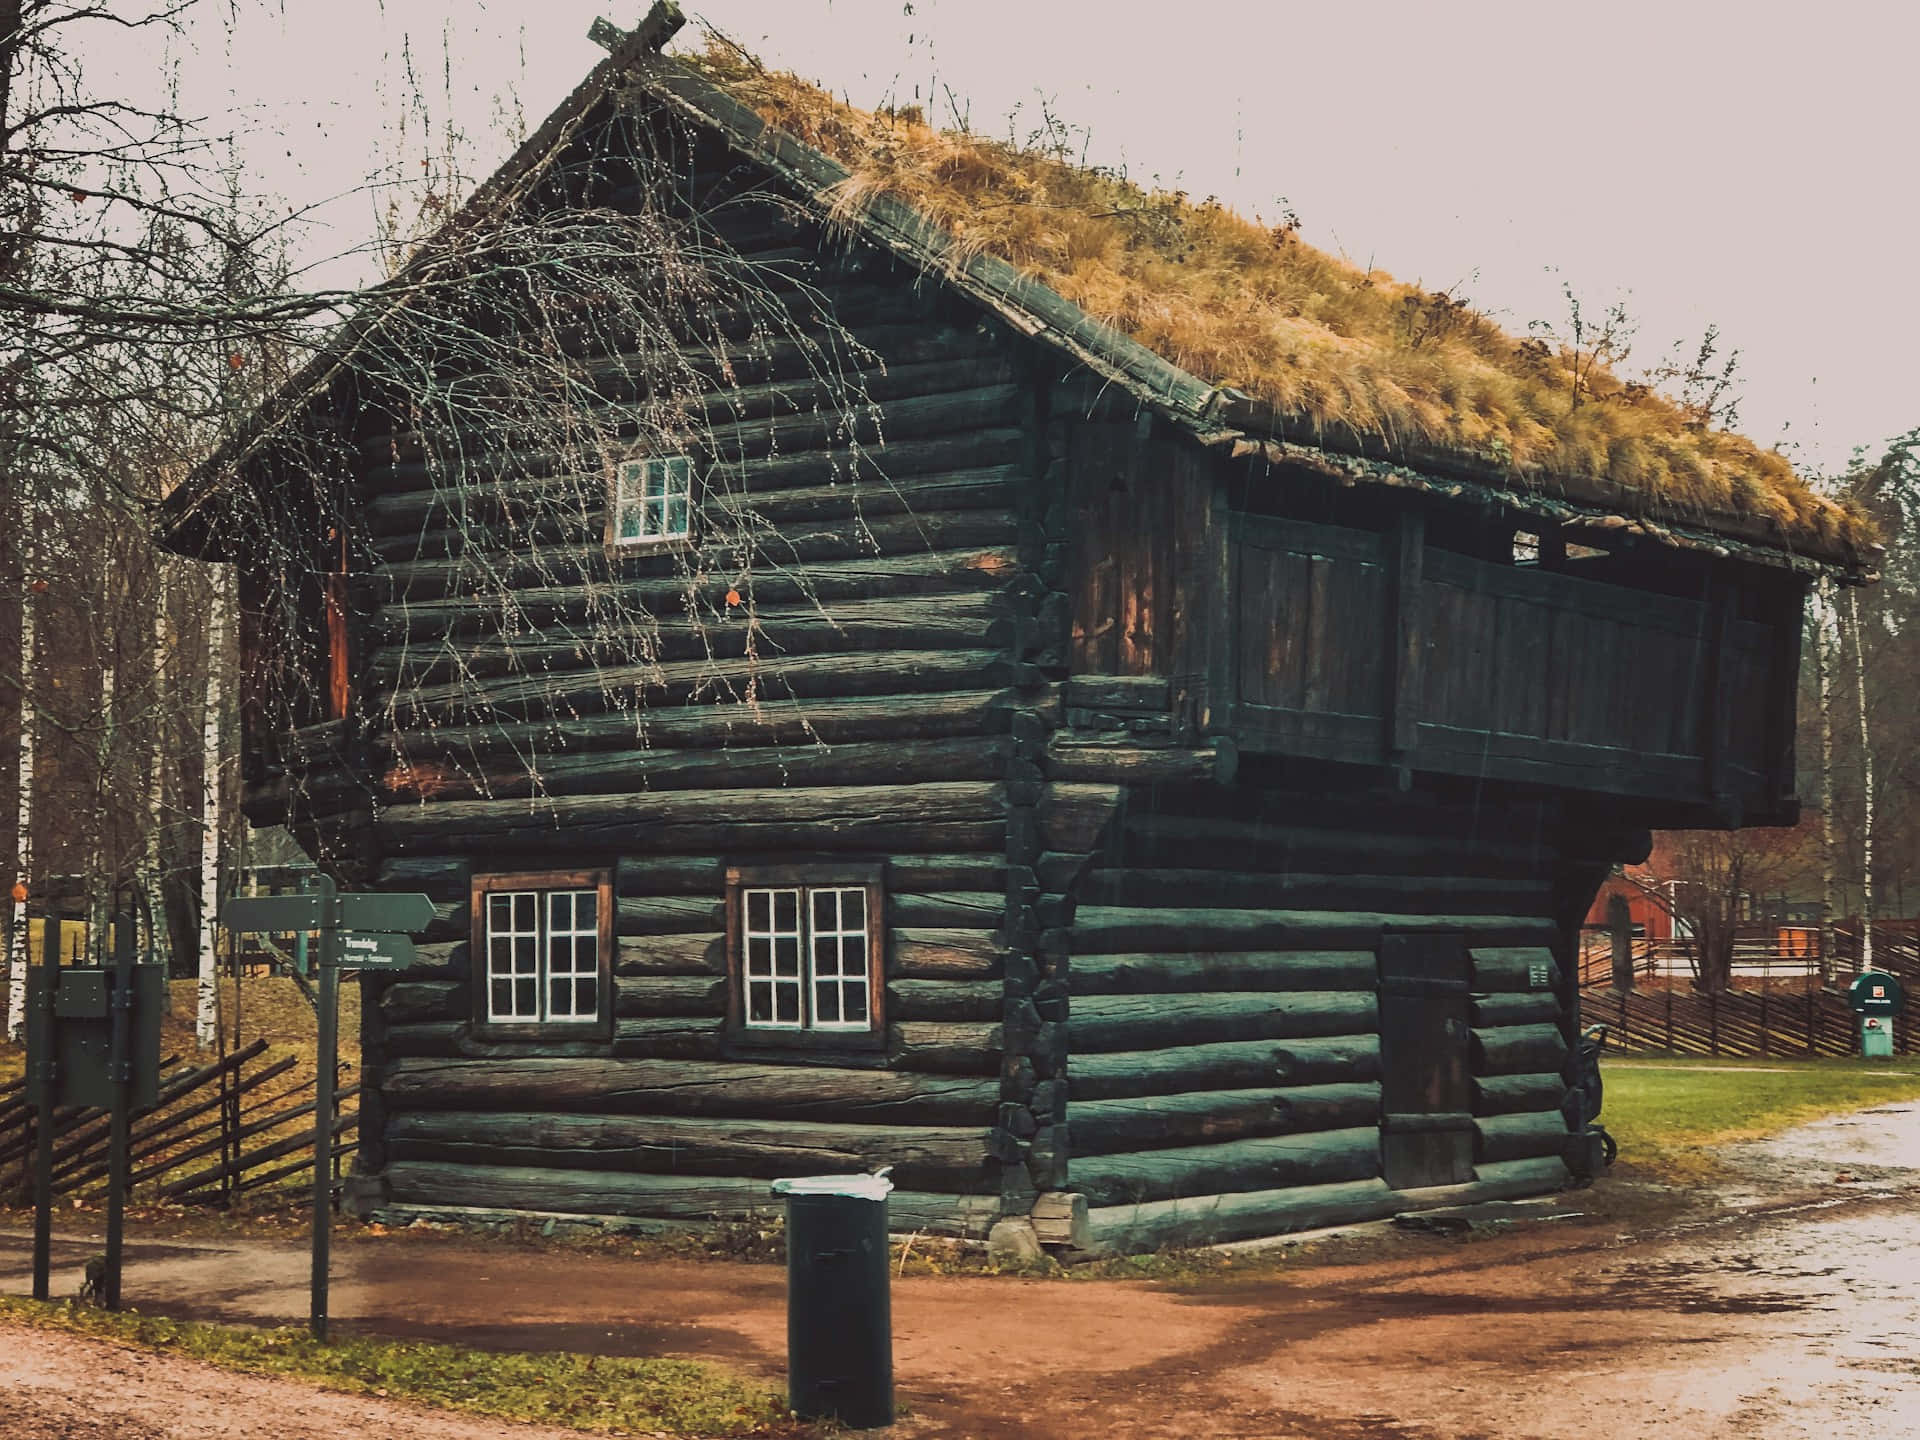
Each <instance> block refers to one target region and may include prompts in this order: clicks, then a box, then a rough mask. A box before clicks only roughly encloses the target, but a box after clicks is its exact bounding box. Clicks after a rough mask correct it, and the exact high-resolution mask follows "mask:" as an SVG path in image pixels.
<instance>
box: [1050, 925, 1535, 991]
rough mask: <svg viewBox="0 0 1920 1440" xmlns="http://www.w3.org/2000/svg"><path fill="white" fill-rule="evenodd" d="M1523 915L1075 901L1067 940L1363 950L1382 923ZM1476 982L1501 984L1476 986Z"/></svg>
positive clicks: (1167, 946) (1156, 946)
mask: <svg viewBox="0 0 1920 1440" xmlns="http://www.w3.org/2000/svg"><path fill="white" fill-rule="evenodd" d="M1550 928H1551V922H1550V921H1547V920H1543V919H1539V918H1537V917H1534V916H1526V915H1397V914H1387V913H1376V912H1367V911H1358V910H1239V909H1226V910H1198V909H1145V908H1139V907H1119V906H1094V905H1082V906H1081V907H1080V908H1079V910H1078V911H1077V912H1076V913H1075V916H1074V923H1073V927H1072V930H1071V931H1070V932H1069V936H1068V943H1069V945H1070V948H1071V949H1072V951H1073V953H1074V954H1076V955H1113V954H1119V953H1123V952H1128V951H1136V950H1313V949H1335V950H1370V949H1374V948H1377V947H1378V945H1379V943H1380V935H1381V933H1382V932H1383V931H1385V930H1388V929H1405V930H1421V929H1440V930H1462V931H1464V932H1466V934H1467V935H1468V936H1469V937H1472V938H1476V939H1477V938H1480V937H1488V938H1498V937H1502V936H1507V935H1522V936H1524V935H1528V934H1538V933H1541V932H1543V931H1546V930H1549V929H1550ZM1475 988H1476V989H1496V988H1504V987H1497V986H1483V985H1480V984H1478V982H1477V981H1476V985H1475Z"/></svg>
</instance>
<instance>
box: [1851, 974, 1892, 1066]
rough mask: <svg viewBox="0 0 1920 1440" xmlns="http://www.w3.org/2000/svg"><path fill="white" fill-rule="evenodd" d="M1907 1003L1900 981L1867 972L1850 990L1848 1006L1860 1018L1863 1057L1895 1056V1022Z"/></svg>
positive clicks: (1881, 1057)
mask: <svg viewBox="0 0 1920 1440" xmlns="http://www.w3.org/2000/svg"><path fill="white" fill-rule="evenodd" d="M1906 1003H1907V996H1906V991H1905V990H1904V989H1903V988H1902V987H1901V984H1900V977H1899V976H1897V975H1889V974H1888V973H1887V972H1886V971H1884V970H1864V971H1862V972H1861V973H1860V974H1859V975H1858V976H1857V977H1855V979H1854V982H1853V984H1851V985H1849V986H1848V987H1847V1004H1849V1005H1850V1006H1852V1007H1853V1010H1854V1013H1855V1014H1857V1015H1858V1016H1859V1017H1860V1053H1861V1054H1862V1055H1864V1056H1866V1057H1867V1058H1869V1059H1884V1058H1887V1057H1889V1056H1891V1055H1892V1054H1893V1020H1894V1017H1895V1016H1896V1015H1898V1014H1899V1013H1900V1011H1901V1010H1902V1008H1903V1007H1904V1006H1905V1005H1906Z"/></svg>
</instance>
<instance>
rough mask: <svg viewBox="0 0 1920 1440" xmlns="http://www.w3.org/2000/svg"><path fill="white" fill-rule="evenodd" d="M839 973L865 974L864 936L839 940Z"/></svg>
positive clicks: (865, 946)
mask: <svg viewBox="0 0 1920 1440" xmlns="http://www.w3.org/2000/svg"><path fill="white" fill-rule="evenodd" d="M840 973H841V974H842V975H865V974H866V973H867V937H866V936H864V935H847V936H843V937H842V938H841V941H840Z"/></svg>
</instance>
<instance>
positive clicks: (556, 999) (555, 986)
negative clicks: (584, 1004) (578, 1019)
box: [547, 978, 573, 1020]
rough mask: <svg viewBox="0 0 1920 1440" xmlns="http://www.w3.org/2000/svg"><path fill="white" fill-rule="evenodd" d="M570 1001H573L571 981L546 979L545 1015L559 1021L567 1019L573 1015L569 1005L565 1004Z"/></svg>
mask: <svg viewBox="0 0 1920 1440" xmlns="http://www.w3.org/2000/svg"><path fill="white" fill-rule="evenodd" d="M572 999H573V982H572V981H571V980H562V979H558V978H550V979H548V981H547V1014H549V1015H552V1016H554V1017H556V1018H557V1019H561V1020H564V1019H567V1018H568V1017H569V1016H570V1015H572V1013H573V1011H572V1008H571V1006H569V1004H568V1003H567V1002H568V1001H570V1000H572Z"/></svg>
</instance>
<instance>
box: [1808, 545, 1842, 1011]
mask: <svg viewBox="0 0 1920 1440" xmlns="http://www.w3.org/2000/svg"><path fill="white" fill-rule="evenodd" d="M1830 585H1831V582H1830V581H1826V580H1822V581H1821V582H1820V584H1819V587H1818V588H1817V589H1816V590H1815V591H1814V598H1813V622H1814V623H1813V677H1814V686H1815V694H1816V696H1817V699H1816V701H1815V703H1816V704H1817V705H1818V707H1819V711H1820V983H1821V984H1822V985H1824V986H1827V987H1829V988H1831V987H1832V985H1833V977H1834V959H1835V956H1834V953H1833V952H1834V948H1835V940H1834V932H1833V917H1834V914H1835V912H1836V910H1837V909H1838V906H1837V905H1836V903H1835V899H1834V889H1835V882H1834V870H1835V859H1834V857H1835V856H1836V855H1837V854H1838V853H1839V851H1838V848H1837V846H1836V845H1835V844H1834V837H1833V681H1832V672H1831V670H1830V669H1829V667H1830V666H1831V664H1832V655H1831V653H1830V651H1829V650H1828V634H1829V631H1830V630H1831V628H1832V623H1833V599H1832V595H1831V593H1830V588H1829V587H1830Z"/></svg>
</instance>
